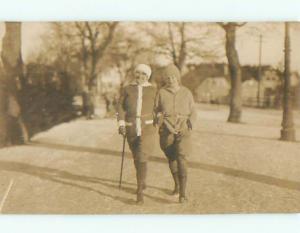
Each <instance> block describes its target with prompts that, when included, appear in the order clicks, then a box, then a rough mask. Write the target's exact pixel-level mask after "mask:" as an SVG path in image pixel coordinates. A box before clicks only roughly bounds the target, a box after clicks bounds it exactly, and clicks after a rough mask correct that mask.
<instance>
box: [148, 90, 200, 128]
mask: <svg viewBox="0 0 300 233" xmlns="http://www.w3.org/2000/svg"><path fill="white" fill-rule="evenodd" d="M154 111H155V115H156V118H155V119H156V122H157V124H159V125H163V124H164V125H165V126H166V127H167V128H168V129H169V131H170V132H171V133H178V132H180V131H184V130H186V129H188V128H192V126H193V125H194V124H195V121H196V118H197V116H196V110H195V104H194V97H193V95H192V93H191V91H190V90H189V89H187V88H186V87H184V86H180V88H179V89H178V90H173V89H171V88H168V87H163V88H161V89H160V90H159V91H158V93H157V96H156V100H155V106H154Z"/></svg>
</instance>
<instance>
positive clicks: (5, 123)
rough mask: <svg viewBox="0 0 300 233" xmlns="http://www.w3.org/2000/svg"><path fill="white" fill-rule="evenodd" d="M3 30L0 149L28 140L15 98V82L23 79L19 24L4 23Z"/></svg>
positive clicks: (16, 98)
mask: <svg viewBox="0 0 300 233" xmlns="http://www.w3.org/2000/svg"><path fill="white" fill-rule="evenodd" d="M5 29H6V31H5V35H4V38H3V41H2V52H1V59H2V63H3V69H4V70H3V71H4V72H3V74H2V77H0V79H1V83H0V85H1V87H0V96H1V101H0V132H1V136H0V147H1V146H5V145H7V144H11V143H13V141H14V140H15V139H16V138H17V139H20V138H22V142H26V141H27V140H28V132H27V129H26V127H25V124H24V122H23V120H22V117H21V112H20V111H21V108H20V104H19V101H18V97H17V89H18V87H17V80H18V81H19V82H20V81H21V80H20V79H22V78H23V76H22V56H21V23H19V22H6V23H5ZM19 88H21V86H19ZM13 129H14V130H13Z"/></svg>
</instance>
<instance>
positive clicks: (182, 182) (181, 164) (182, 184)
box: [177, 156, 187, 203]
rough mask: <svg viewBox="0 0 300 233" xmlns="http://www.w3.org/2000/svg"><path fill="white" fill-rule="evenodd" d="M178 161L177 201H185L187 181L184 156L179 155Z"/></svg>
mask: <svg viewBox="0 0 300 233" xmlns="http://www.w3.org/2000/svg"><path fill="white" fill-rule="evenodd" d="M177 162H178V173H179V174H178V176H179V202H180V203H185V202H187V198H186V193H185V190H186V183H187V162H186V160H185V159H184V157H182V156H180V157H179V158H178V160H177Z"/></svg>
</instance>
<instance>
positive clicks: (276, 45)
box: [0, 22, 300, 72]
mask: <svg viewBox="0 0 300 233" xmlns="http://www.w3.org/2000/svg"><path fill="white" fill-rule="evenodd" d="M253 28H256V29H257V28H259V29H261V30H260V31H257V30H254V29H253ZM47 30H48V24H47V23H45V22H44V23H39V22H34V23H33V22H24V23H22V56H23V60H24V61H25V62H26V61H27V60H28V57H30V55H31V54H32V53H34V52H36V51H38V50H39V49H40V48H41V46H42V40H41V36H42V35H44V34H45V33H47ZM261 32H263V33H262V38H263V43H262V64H265V65H273V66H278V64H279V63H283V58H284V53H283V48H284V24H283V23H280V22H279V23H269V24H267V26H263V25H262V24H259V23H248V24H246V25H245V26H243V27H241V28H239V29H238V31H237V41H236V42H237V43H236V46H237V49H238V53H239V58H240V63H241V64H242V65H246V64H251V65H257V64H258V57H259V35H260V33H261ZM4 33H5V28H4V23H3V22H1V23H0V38H2V37H3V35H4ZM290 35H291V69H292V70H297V71H299V72H300V23H298V25H297V26H293V27H292V28H291V30H290ZM220 36H224V35H222V34H221V33H220ZM0 45H1V41H0ZM0 50H1V47H0ZM223 59H224V61H226V58H225V57H224V58H223Z"/></svg>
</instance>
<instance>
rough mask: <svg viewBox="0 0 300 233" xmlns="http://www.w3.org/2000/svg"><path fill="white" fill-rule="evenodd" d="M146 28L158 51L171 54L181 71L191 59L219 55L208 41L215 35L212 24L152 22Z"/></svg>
mask: <svg viewBox="0 0 300 233" xmlns="http://www.w3.org/2000/svg"><path fill="white" fill-rule="evenodd" d="M144 30H146V32H147V33H148V35H150V36H151V37H152V40H153V47H154V49H155V50H156V52H157V53H161V54H165V55H167V56H169V57H170V58H171V60H172V62H173V63H174V64H175V65H176V66H177V67H178V68H179V69H180V71H181V72H182V71H183V69H184V68H185V65H186V64H187V63H188V62H190V61H193V60H195V59H199V58H202V59H207V58H215V57H218V54H217V51H216V49H215V47H214V48H211V47H209V46H207V45H208V43H206V42H207V40H208V38H209V36H214V33H213V32H212V30H211V28H210V24H198V23H186V22H181V23H170V22H168V23H152V24H151V25H148V27H146V28H145V29H144Z"/></svg>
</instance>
